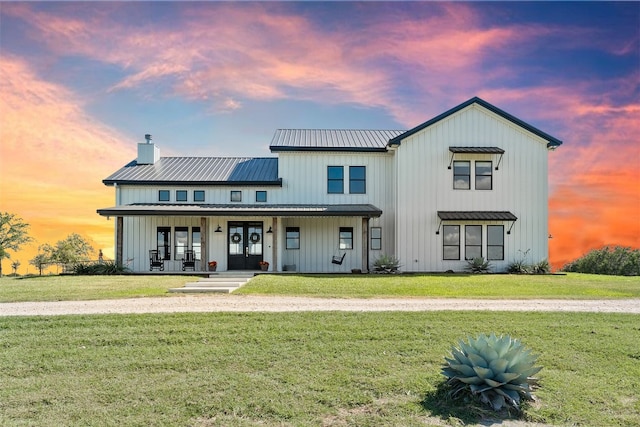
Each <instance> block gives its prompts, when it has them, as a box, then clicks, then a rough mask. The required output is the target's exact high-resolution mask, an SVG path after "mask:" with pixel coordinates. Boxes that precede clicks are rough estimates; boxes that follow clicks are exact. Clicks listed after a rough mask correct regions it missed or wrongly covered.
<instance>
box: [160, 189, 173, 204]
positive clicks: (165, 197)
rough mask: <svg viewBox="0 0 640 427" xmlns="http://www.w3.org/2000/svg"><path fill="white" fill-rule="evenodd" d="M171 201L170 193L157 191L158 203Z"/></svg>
mask: <svg viewBox="0 0 640 427" xmlns="http://www.w3.org/2000/svg"><path fill="white" fill-rule="evenodd" d="M170 200H171V192H170V191H169V190H158V201H159V202H168V201H170Z"/></svg>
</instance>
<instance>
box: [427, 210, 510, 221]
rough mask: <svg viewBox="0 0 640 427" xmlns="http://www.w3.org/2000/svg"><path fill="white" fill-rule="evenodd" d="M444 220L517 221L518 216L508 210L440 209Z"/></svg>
mask: <svg viewBox="0 0 640 427" xmlns="http://www.w3.org/2000/svg"><path fill="white" fill-rule="evenodd" d="M438 218H440V219H441V220H443V221H516V220H517V219H518V217H517V216H515V215H514V214H512V213H511V212H508V211H438Z"/></svg>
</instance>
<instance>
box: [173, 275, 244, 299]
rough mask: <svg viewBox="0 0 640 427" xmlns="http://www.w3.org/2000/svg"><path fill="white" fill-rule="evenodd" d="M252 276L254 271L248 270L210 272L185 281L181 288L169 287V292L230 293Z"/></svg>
mask: <svg viewBox="0 0 640 427" xmlns="http://www.w3.org/2000/svg"><path fill="white" fill-rule="evenodd" d="M254 276H255V273H254V272H248V271H232V272H221V273H211V274H209V277H203V278H202V279H200V280H199V281H197V282H189V283H186V284H185V285H184V287H182V288H171V289H169V292H180V293H188V294H195V293H208V292H209V293H210V292H215V293H222V294H230V293H231V292H233V291H235V290H236V289H238V288H239V287H240V286H242V285H244V284H245V283H247V282H248V281H249V280H251V279H252V278H253V277H254Z"/></svg>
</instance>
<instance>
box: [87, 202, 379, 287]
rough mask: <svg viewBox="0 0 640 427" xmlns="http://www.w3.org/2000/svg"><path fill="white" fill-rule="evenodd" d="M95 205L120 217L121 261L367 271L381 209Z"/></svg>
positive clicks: (195, 268)
mask: <svg viewBox="0 0 640 427" xmlns="http://www.w3.org/2000/svg"><path fill="white" fill-rule="evenodd" d="M98 213H99V214H100V215H102V216H105V217H109V218H110V217H115V222H116V224H115V225H116V227H115V255H116V262H117V263H118V264H121V265H125V266H127V267H128V268H130V269H131V270H132V271H133V272H138V273H154V274H156V273H158V274H168V273H182V272H185V273H191V274H206V273H211V272H213V271H217V272H225V271H239V270H241V271H255V272H261V271H265V272H293V271H297V272H304V273H339V272H350V271H351V270H352V269H360V270H362V271H367V270H368V269H369V244H368V243H369V220H370V219H371V218H375V217H379V216H380V215H381V214H382V212H381V211H380V210H379V209H378V208H376V207H375V206H372V205H271V206H264V205H259V206H255V205H155V204H144V205H128V206H117V207H113V208H106V209H100V210H98ZM190 254H193V258H191V257H190V256H189V255H190ZM154 257H155V260H154Z"/></svg>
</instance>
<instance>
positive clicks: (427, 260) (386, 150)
mask: <svg viewBox="0 0 640 427" xmlns="http://www.w3.org/2000/svg"><path fill="white" fill-rule="evenodd" d="M561 144H562V141H560V140H558V139H556V138H554V137H552V136H550V135H548V134H546V133H544V132H542V131H540V130H538V129H536V128H534V127H533V126H531V125H528V124H527V123H525V122H523V121H521V120H519V119H517V118H516V117H513V116H512V115H510V114H508V113H506V112H504V111H502V110H500V109H498V108H496V107H495V106H493V105H491V104H489V103H487V102H486V101H483V100H482V99H480V98H477V97H476V98H472V99H470V100H469V101H467V102H464V103H463V104H460V105H458V106H457V107H455V108H452V109H451V110H449V111H447V112H445V113H442V114H441V115H439V116H437V117H435V118H433V119H431V120H429V121H427V122H425V123H423V124H421V125H419V126H417V127H415V128H413V129H411V130H408V131H402V130H386V131H385V130H317V129H279V130H277V131H276V133H275V135H274V137H273V140H272V141H271V146H270V149H271V152H272V153H274V154H276V155H277V157H266V158H247V157H224V158H221V157H160V153H159V149H158V147H156V146H155V145H154V144H153V143H152V142H151V137H150V136H147V141H146V143H141V144H139V145H138V158H137V159H136V160H134V161H132V162H131V163H129V164H127V165H126V166H124V167H123V168H122V169H120V170H118V171H117V172H115V173H114V174H112V175H111V176H109V177H108V178H106V179H105V180H104V181H103V182H104V183H105V184H106V185H108V186H113V187H114V188H115V193H116V204H115V206H113V207H109V208H104V209H99V210H98V213H99V214H100V215H102V216H105V217H114V218H115V219H116V221H115V225H116V229H115V242H116V244H115V247H116V262H118V263H121V264H128V266H129V268H131V269H132V270H133V271H136V272H145V271H157V270H162V271H182V270H194V271H196V272H198V271H205V270H208V269H209V263H210V262H211V261H215V262H216V264H217V265H216V268H217V270H218V271H226V270H258V269H260V265H261V264H265V263H268V264H269V267H268V269H269V271H287V270H295V271H298V272H322V273H329V272H350V271H351V270H352V269H361V270H362V271H367V270H369V269H370V266H371V264H372V263H373V261H374V260H375V259H376V258H378V257H379V256H381V255H383V254H387V255H393V256H396V257H397V258H399V259H400V262H401V264H402V267H401V269H402V271H407V272H426V271H446V270H454V271H461V270H463V269H464V268H465V267H466V265H467V263H466V260H467V259H472V258H476V257H484V258H485V259H488V260H490V261H491V263H492V265H493V266H494V270H495V271H501V270H504V269H506V267H507V265H508V264H509V263H511V262H513V261H515V260H517V259H519V258H520V257H521V256H522V253H524V252H526V251H529V252H528V256H529V260H530V261H533V262H537V261H541V260H543V259H546V258H547V257H548V234H549V233H548V226H547V191H548V190H547V169H548V162H547V152H548V150H553V149H555V148H557V147H558V146H559V145H561ZM127 261H128V262H127Z"/></svg>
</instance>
